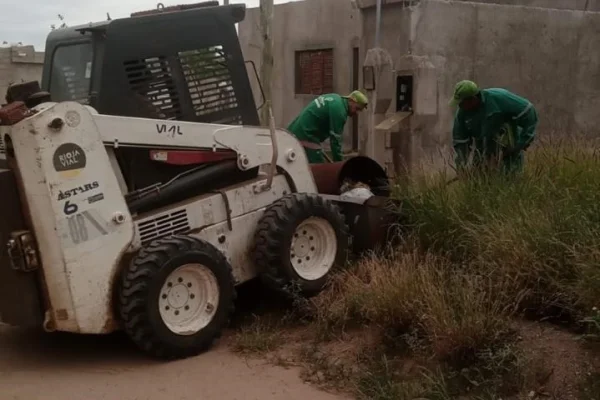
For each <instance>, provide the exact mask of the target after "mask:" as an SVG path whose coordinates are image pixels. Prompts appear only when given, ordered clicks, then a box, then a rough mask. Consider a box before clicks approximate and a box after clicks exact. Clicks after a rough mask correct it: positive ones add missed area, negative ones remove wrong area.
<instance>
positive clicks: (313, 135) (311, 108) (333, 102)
mask: <svg viewBox="0 0 600 400" xmlns="http://www.w3.org/2000/svg"><path fill="white" fill-rule="evenodd" d="M367 105H368V100H367V97H366V96H365V95H364V94H363V93H362V92H360V91H358V90H355V91H354V92H352V93H350V94H349V95H348V96H340V95H339V94H336V93H329V94H324V95H322V96H319V97H317V98H316V99H314V100H313V101H311V102H310V104H309V105H308V106H306V107H305V108H304V109H303V110H302V112H301V113H300V114H299V115H298V116H297V117H296V118H295V119H294V120H293V121H292V122H291V123H290V125H289V126H288V128H287V129H288V131H290V132H291V133H292V134H293V135H294V136H296V138H297V139H298V140H299V141H300V143H301V144H302V146H303V147H304V150H305V152H306V156H307V158H308V162H309V163H311V164H314V163H323V162H325V154H324V152H323V148H322V147H321V143H322V142H324V141H325V140H327V139H329V144H330V146H331V153H332V158H333V161H342V160H343V154H342V133H343V130H344V125H345V124H346V120H347V119H348V117H351V116H354V115H356V114H357V113H358V112H360V111H362V110H364V109H365V108H366V107H367Z"/></svg>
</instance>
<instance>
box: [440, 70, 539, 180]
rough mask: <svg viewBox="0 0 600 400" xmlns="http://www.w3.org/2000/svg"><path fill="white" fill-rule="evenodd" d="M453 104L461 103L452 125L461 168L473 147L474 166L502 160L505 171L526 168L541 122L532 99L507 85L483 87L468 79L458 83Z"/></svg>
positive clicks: (457, 161) (457, 163)
mask: <svg viewBox="0 0 600 400" xmlns="http://www.w3.org/2000/svg"><path fill="white" fill-rule="evenodd" d="M450 105H452V106H456V105H458V106H459V109H458V110H457V112H456V115H455V118H454V126H453V129H452V139H453V145H454V150H455V151H456V167H457V169H461V168H462V167H464V165H465V164H466V162H467V159H468V157H469V152H470V151H474V154H473V164H474V166H477V167H481V166H482V163H485V164H487V166H488V167H489V166H490V164H492V163H494V162H501V163H502V168H503V171H504V172H505V173H506V172H515V171H519V172H520V171H521V170H522V169H523V161H524V151H525V150H527V148H528V147H529V146H530V145H531V142H532V141H533V140H534V138H535V135H536V128H537V124H538V115H537V111H536V109H535V107H534V106H533V104H531V102H530V101H529V100H527V99H525V98H523V97H521V96H518V95H516V94H514V93H511V92H509V91H508V90H506V89H499V88H490V89H480V88H479V87H478V86H477V84H475V82H472V81H468V80H464V81H460V82H458V83H457V84H456V86H455V89H454V95H453V97H452V99H451V100H450ZM498 160H499V161H498Z"/></svg>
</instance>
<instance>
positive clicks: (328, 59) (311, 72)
mask: <svg viewBox="0 0 600 400" xmlns="http://www.w3.org/2000/svg"><path fill="white" fill-rule="evenodd" d="M295 80H296V84H295V87H296V90H295V92H296V94H314V95H320V94H325V93H331V92H333V49H319V50H303V51H297V52H296V65H295Z"/></svg>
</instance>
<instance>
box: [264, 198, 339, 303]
mask: <svg viewBox="0 0 600 400" xmlns="http://www.w3.org/2000/svg"><path fill="white" fill-rule="evenodd" d="M312 216H315V217H321V218H323V219H325V220H327V221H328V222H329V224H330V225H331V226H332V228H333V230H334V231H335V235H336V239H337V253H336V257H335V263H334V265H333V267H332V268H331V269H330V270H329V271H328V273H327V274H326V275H325V276H323V277H321V278H319V279H316V280H306V279H304V278H302V277H301V276H299V275H298V274H297V272H296V270H295V269H294V267H293V266H292V262H291V260H290V250H291V249H290V247H291V241H292V236H293V235H294V232H295V230H296V227H297V226H298V225H300V223H302V221H304V220H305V219H307V218H309V217H312ZM348 245H349V233H348V226H347V225H346V222H345V219H344V216H343V215H342V213H341V211H340V208H339V207H338V206H337V205H335V204H334V203H332V202H330V201H328V200H325V199H324V198H323V197H321V196H319V195H316V194H305V193H294V194H291V195H287V196H285V197H283V198H281V199H279V200H278V201H276V202H275V203H273V204H272V205H270V206H269V207H268V208H267V209H266V211H265V213H264V214H263V216H262V218H261V219H260V221H259V223H258V229H257V232H256V235H255V239H254V248H253V251H252V256H253V259H254V263H255V264H256V266H257V267H258V268H259V269H260V270H261V277H262V279H263V281H264V282H265V284H266V285H268V286H269V287H270V288H272V289H274V290H276V291H279V292H284V293H286V294H292V295H294V294H300V295H301V296H303V297H312V296H314V295H316V294H318V293H320V292H321V291H322V290H323V288H324V287H325V285H326V283H327V281H328V279H329V277H330V276H331V273H332V272H333V271H334V270H335V268H336V267H339V266H342V265H344V264H345V263H346V261H347V259H348V249H349V246H348Z"/></svg>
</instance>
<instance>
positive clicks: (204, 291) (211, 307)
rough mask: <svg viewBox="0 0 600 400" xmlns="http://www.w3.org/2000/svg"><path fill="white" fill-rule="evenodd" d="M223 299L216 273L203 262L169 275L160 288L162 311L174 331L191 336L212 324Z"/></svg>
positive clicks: (167, 323)
mask: <svg viewBox="0 0 600 400" xmlns="http://www.w3.org/2000/svg"><path fill="white" fill-rule="evenodd" d="M218 301H219V289H218V284H217V279H216V277H215V276H214V274H213V273H212V272H211V271H210V270H209V269H208V268H207V267H205V266H203V265H200V264H186V265H183V266H181V267H179V268H177V269H176V270H174V271H173V272H171V274H169V276H168V277H167V279H166V281H165V283H164V284H163V287H162V289H161V291H160V298H159V312H160V316H161V318H162V320H163V322H164V323H165V325H166V326H167V327H168V328H169V329H170V330H171V331H172V332H174V333H177V334H180V335H191V334H194V333H196V332H197V331H199V330H200V329H202V328H204V327H205V326H206V325H208V324H209V323H210V321H211V320H212V318H213V316H214V312H215V311H216V308H217V305H218Z"/></svg>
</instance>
